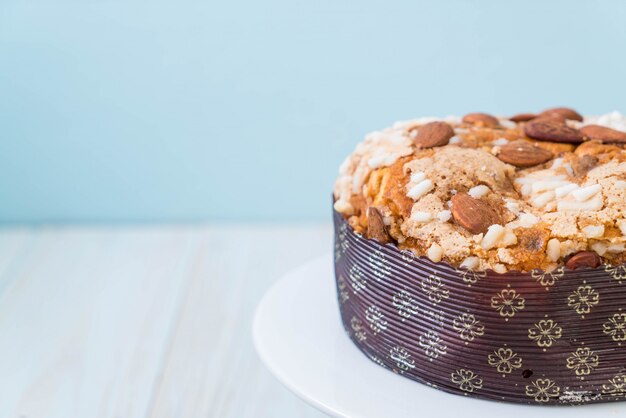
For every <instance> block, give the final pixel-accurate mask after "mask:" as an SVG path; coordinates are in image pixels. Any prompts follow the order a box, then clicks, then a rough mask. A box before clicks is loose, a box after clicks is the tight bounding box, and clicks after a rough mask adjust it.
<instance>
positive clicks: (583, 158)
mask: <svg viewBox="0 0 626 418" xmlns="http://www.w3.org/2000/svg"><path fill="white" fill-rule="evenodd" d="M625 144H626V118H625V117H623V116H622V115H620V114H619V113H617V112H614V113H611V114H607V115H603V116H595V117H593V116H592V117H582V116H581V115H580V114H578V113H577V112H576V111H574V110H572V109H567V108H557V109H549V110H547V111H544V112H542V113H540V114H523V115H516V116H514V117H510V118H502V117H494V116H491V115H487V114H469V115H466V116H465V117H463V118H457V117H447V118H442V119H439V118H422V119H416V120H411V121H404V122H398V123H396V124H394V125H393V126H392V127H390V128H386V129H384V130H382V131H379V132H373V133H371V134H369V135H367V136H366V138H365V140H364V141H363V142H361V143H360V144H359V145H358V146H357V147H356V149H355V150H354V152H353V153H352V154H351V155H350V156H348V158H347V159H346V161H345V162H344V163H343V164H342V166H341V168H340V175H339V177H338V179H337V181H336V184H335V189H334V197H335V204H334V207H335V210H336V211H338V212H339V213H341V214H342V215H343V216H345V217H346V219H348V221H349V224H350V226H351V227H352V228H353V229H354V230H355V231H356V232H358V233H361V234H364V235H366V236H367V237H368V238H373V239H376V240H378V241H381V242H395V243H396V245H397V246H398V247H399V248H400V249H403V250H410V251H412V252H413V253H414V254H415V255H417V256H427V257H428V258H430V259H431V260H432V261H435V262H438V261H445V262H447V263H449V264H451V265H452V266H454V267H462V268H465V269H469V270H487V269H492V270H494V271H496V272H499V273H504V272H507V271H512V270H519V271H531V270H535V269H541V270H545V271H550V270H553V269H555V268H557V267H559V266H561V265H566V266H567V267H568V268H570V269H576V268H579V267H597V266H598V265H600V264H601V263H606V264H612V265H616V264H620V263H623V262H624V261H625V259H626V256H625V255H624V249H625V245H626V151H625V150H624V145H625Z"/></svg>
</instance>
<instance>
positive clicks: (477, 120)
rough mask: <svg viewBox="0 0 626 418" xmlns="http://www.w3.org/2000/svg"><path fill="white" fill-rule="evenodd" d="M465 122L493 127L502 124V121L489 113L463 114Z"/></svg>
mask: <svg viewBox="0 0 626 418" xmlns="http://www.w3.org/2000/svg"><path fill="white" fill-rule="evenodd" d="M463 123H467V124H470V125H476V126H484V127H489V128H492V127H494V126H498V125H500V121H498V119H497V118H496V117H494V116H491V115H488V114H487V113H468V114H467V115H465V116H463Z"/></svg>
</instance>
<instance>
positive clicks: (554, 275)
mask: <svg viewBox="0 0 626 418" xmlns="http://www.w3.org/2000/svg"><path fill="white" fill-rule="evenodd" d="M564 274H565V269H564V268H563V267H562V266H561V267H559V268H557V269H556V270H552V271H541V270H533V271H532V272H531V273H530V275H531V276H532V278H533V279H535V280H537V281H538V282H539V283H541V285H542V286H552V285H554V283H556V282H557V281H558V280H559V279H560V278H561V277H563V275H564Z"/></svg>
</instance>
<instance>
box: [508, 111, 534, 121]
mask: <svg viewBox="0 0 626 418" xmlns="http://www.w3.org/2000/svg"><path fill="white" fill-rule="evenodd" d="M536 117H537V115H536V114H535V113H518V114H517V115H514V116H511V117H510V118H509V120H512V121H513V122H516V123H520V122H528V121H529V120H531V119H535V118H536Z"/></svg>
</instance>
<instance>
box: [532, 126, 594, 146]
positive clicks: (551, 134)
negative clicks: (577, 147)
mask: <svg viewBox="0 0 626 418" xmlns="http://www.w3.org/2000/svg"><path fill="white" fill-rule="evenodd" d="M524 133H525V134H526V136H528V137H530V138H533V139H538V140H540V141H553V142H566V143H570V144H580V143H581V142H583V141H584V137H583V134H581V133H580V131H579V130H578V129H574V128H570V127H569V126H567V125H562V124H560V123H558V122H554V121H536V120H534V121H530V122H528V123H527V124H526V126H524Z"/></svg>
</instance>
